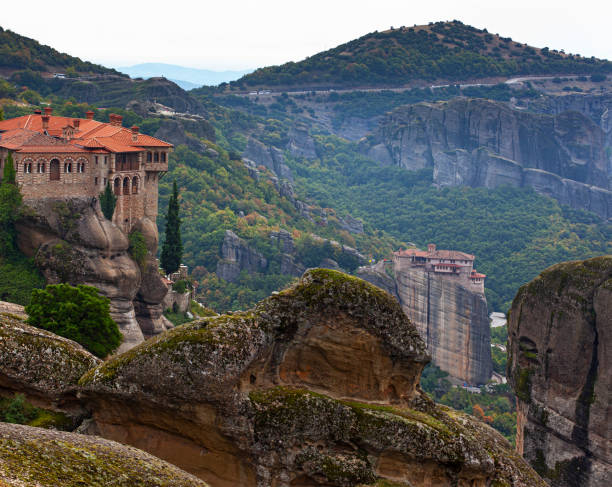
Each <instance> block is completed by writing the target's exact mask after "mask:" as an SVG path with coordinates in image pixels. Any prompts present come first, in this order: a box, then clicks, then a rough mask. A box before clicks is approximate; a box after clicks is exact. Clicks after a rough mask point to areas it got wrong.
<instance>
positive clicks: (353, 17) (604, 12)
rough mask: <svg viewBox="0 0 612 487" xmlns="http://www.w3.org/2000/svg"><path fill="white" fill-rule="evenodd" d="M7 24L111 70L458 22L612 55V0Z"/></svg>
mask: <svg viewBox="0 0 612 487" xmlns="http://www.w3.org/2000/svg"><path fill="white" fill-rule="evenodd" d="M1 12H2V14H1V17H0V25H1V26H2V27H3V28H5V29H11V30H13V31H15V32H17V33H19V34H22V35H25V36H28V37H32V38H34V39H36V40H38V41H40V42H42V43H43V44H47V45H50V46H52V47H54V48H56V49H58V50H59V51H62V52H67V53H68V54H71V55H74V56H78V57H80V58H82V59H84V60H89V61H94V62H98V63H101V64H105V65H107V66H122V65H123V66H125V65H131V64H137V63H143V62H166V63H171V64H181V65H184V66H193V67H200V68H208V69H217V70H219V69H244V68H255V67H260V66H266V65H271V64H280V63H283V62H286V61H299V60H301V59H303V58H304V57H306V56H310V55H312V54H315V53H317V52H319V51H322V50H324V49H329V48H331V47H334V46H336V45H338V44H341V43H343V42H347V41H349V40H351V39H354V38H357V37H359V36H362V35H364V34H366V33H368V32H372V31H375V30H385V29H388V28H389V27H390V26H394V27H399V26H402V25H408V26H411V25H414V24H417V25H418V24H424V23H428V22H430V21H438V20H453V19H458V20H461V21H462V22H464V23H466V24H470V25H473V26H475V27H479V28H485V27H486V28H487V29H488V30H489V32H491V33H499V34H501V35H503V36H504V37H512V38H513V39H514V40H516V41H520V42H526V43H527V44H531V45H533V46H536V47H544V46H548V47H550V48H551V49H565V51H566V52H568V53H570V52H571V53H576V54H582V55H586V56H596V57H600V58H607V59H612V32H611V28H610V19H611V18H612V2H611V1H610V0H598V1H596V0H572V1H568V0H557V1H553V0H510V1H500V0H488V1H472V0H468V1H463V0H454V1H450V0H448V1H447V0H419V1H413V0H399V1H390V0H368V1H364V0H346V1H345V0H310V1H291V0H252V1H243V0H240V1H232V0H214V1H209V0H201V1H194V0H166V1H158V0H148V1H142V0H120V1H118V0H104V1H101V2H89V1H84V2H76V3H75V2H65V3H62V2H52V1H48V0H33V1H27V2H26V1H22V2H14V1H12V2H8V1H3V2H2V7H1Z"/></svg>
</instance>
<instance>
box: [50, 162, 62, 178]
mask: <svg viewBox="0 0 612 487" xmlns="http://www.w3.org/2000/svg"><path fill="white" fill-rule="evenodd" d="M49 173H50V174H49V179H50V180H51V181H59V178H60V161H59V159H51V162H50V163H49Z"/></svg>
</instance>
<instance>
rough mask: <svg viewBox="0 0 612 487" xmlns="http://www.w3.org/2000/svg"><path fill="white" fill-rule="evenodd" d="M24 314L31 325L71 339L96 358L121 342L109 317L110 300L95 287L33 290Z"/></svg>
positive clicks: (110, 350) (116, 327) (64, 285)
mask: <svg viewBox="0 0 612 487" xmlns="http://www.w3.org/2000/svg"><path fill="white" fill-rule="evenodd" d="M25 311H26V313H27V314H28V315H29V318H28V323H30V324H31V325H34V326H36V327H38V328H42V329H44V330H48V331H50V332H53V333H55V334H57V335H60V336H63V337H65V338H69V339H71V340H74V341H76V342H78V343H80V344H81V345H83V346H84V347H85V348H86V349H87V350H89V351H90V352H91V353H93V354H94V355H97V356H98V357H105V356H106V355H108V354H109V353H110V352H112V351H113V350H115V349H116V348H117V347H118V346H119V344H120V343H121V332H120V331H119V327H118V326H117V324H116V323H115V322H114V321H113V320H112V318H111V317H110V299H108V298H106V297H104V296H100V295H99V293H98V290H97V289H96V288H95V287H91V286H84V285H79V286H77V287H73V286H70V285H69V284H51V285H48V286H47V287H46V288H45V289H35V290H34V291H32V298H31V301H30V304H29V305H28V306H26V308H25Z"/></svg>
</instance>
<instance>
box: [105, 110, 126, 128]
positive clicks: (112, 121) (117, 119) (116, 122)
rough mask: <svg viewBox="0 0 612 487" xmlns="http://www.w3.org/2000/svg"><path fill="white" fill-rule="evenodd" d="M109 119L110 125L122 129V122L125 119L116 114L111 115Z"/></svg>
mask: <svg viewBox="0 0 612 487" xmlns="http://www.w3.org/2000/svg"><path fill="white" fill-rule="evenodd" d="M108 118H109V119H110V124H111V125H115V126H117V127H121V122H122V121H123V117H122V116H121V115H117V114H116V113H111V114H110V115H109V116H108Z"/></svg>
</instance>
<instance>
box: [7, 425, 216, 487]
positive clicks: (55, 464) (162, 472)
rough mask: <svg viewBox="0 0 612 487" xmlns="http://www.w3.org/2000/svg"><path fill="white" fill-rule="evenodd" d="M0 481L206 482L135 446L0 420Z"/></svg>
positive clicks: (182, 486) (55, 486) (60, 484)
mask: <svg viewBox="0 0 612 487" xmlns="http://www.w3.org/2000/svg"><path fill="white" fill-rule="evenodd" d="M0 485H2V486H3V487H5V486H17V487H66V486H77V485H89V486H93V485H104V486H108V487H145V486H146V487H150V486H167V487H188V486H189V487H191V486H201V487H206V485H207V484H206V483H204V482H203V481H202V480H200V479H198V478H196V477H194V476H192V475H190V474H188V473H186V472H183V471H182V470H180V469H179V468H177V467H175V466H174V465H170V464H169V463H167V462H165V461H163V460H160V459H159V458H155V457H153V456H152V455H149V454H147V453H145V452H143V451H140V450H137V449H136V448H133V447H129V446H125V445H120V444H119V443H115V442H114V441H109V440H105V439H102V438H94V437H91V436H84V435H79V434H75V433H66V432H63V431H61V432H60V431H50V430H45V429H41V428H31V427H29V426H21V425H15V424H6V423H0Z"/></svg>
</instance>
